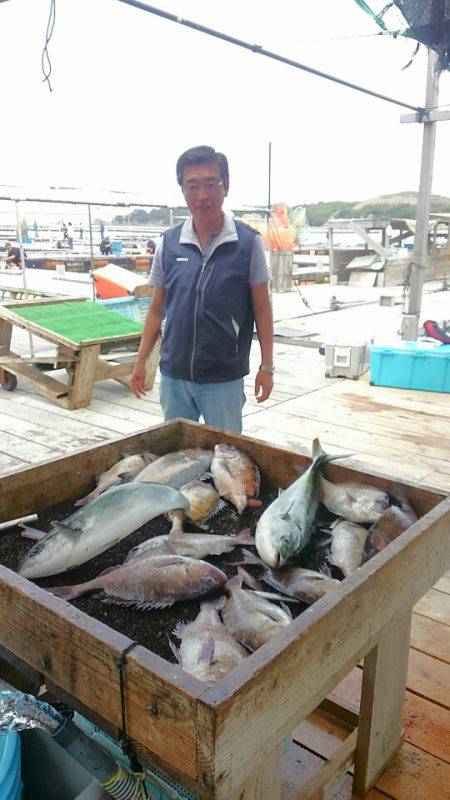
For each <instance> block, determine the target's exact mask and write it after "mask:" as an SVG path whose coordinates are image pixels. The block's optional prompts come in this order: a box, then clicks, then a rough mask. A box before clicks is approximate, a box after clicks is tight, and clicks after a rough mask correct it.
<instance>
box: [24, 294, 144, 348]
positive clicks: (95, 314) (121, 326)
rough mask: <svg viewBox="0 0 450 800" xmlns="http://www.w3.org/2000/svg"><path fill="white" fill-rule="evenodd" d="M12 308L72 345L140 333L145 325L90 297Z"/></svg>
mask: <svg viewBox="0 0 450 800" xmlns="http://www.w3.org/2000/svg"><path fill="white" fill-rule="evenodd" d="M11 311H13V312H14V314H17V316H18V317H22V319H26V320H28V321H29V322H35V323H36V324H37V325H40V326H41V327H42V328H46V329H47V330H48V331H52V332H53V333H59V334H60V335H61V336H64V337H65V338H66V339H70V341H71V342H74V343H75V344H81V342H86V341H89V340H90V339H102V338H109V337H111V338H113V337H115V336H124V335H126V334H129V333H136V334H140V333H142V330H143V327H144V326H143V325H142V324H141V323H140V322H136V321H135V320H134V319H130V318H129V317H125V316H123V315H122V314H117V313H116V312H115V311H109V310H108V309H107V308H104V307H103V306H101V305H99V304H98V303H93V302H92V301H90V300H84V301H74V302H73V303H64V302H61V303H46V304H42V305H33V306H21V307H20V308H12V309H11Z"/></svg>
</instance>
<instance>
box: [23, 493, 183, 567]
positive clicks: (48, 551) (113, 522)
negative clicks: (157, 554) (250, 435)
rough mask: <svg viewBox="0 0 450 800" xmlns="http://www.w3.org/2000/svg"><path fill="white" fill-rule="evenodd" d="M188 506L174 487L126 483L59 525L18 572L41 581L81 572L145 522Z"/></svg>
mask: <svg viewBox="0 0 450 800" xmlns="http://www.w3.org/2000/svg"><path fill="white" fill-rule="evenodd" d="M175 508H183V509H187V508H188V501H187V500H186V498H185V497H183V495H182V494H180V492H179V491H178V490H177V489H174V488H173V487H172V486H161V485H160V484H154V483H125V484H122V485H120V486H112V487H111V488H110V489H109V491H108V492H104V493H103V494H101V495H99V496H98V497H96V498H95V500H92V502H91V503H89V504H88V505H87V506H85V507H84V508H82V509H80V511H76V512H75V514H72V516H70V517H67V519H65V520H63V521H62V522H52V530H51V531H50V533H48V534H47V535H46V536H44V538H43V539H40V540H39V541H38V542H37V543H36V544H35V545H34V546H33V547H32V548H31V550H29V551H28V553H27V554H26V556H25V557H24V558H23V560H22V561H21V563H20V565H19V569H18V572H19V574H20V575H23V576H24V577H25V578H43V577H45V576H46V575H55V574H56V573H58V572H66V571H67V570H69V569H73V568H74V567H78V566H80V564H84V563H85V562H86V561H89V560H90V559H91V558H95V556H98V555H99V554H100V553H103V552H104V551H105V550H108V548H110V547H113V545H115V544H117V543H118V542H120V541H122V539H124V538H125V536H128V534H130V533H133V531H136V530H137V529H138V528H140V527H141V525H144V524H145V523H146V522H149V520H151V519H154V518H155V517H158V516H159V515H160V514H165V513H167V511H171V510H172V509H175Z"/></svg>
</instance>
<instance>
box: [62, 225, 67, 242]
mask: <svg viewBox="0 0 450 800" xmlns="http://www.w3.org/2000/svg"><path fill="white" fill-rule="evenodd" d="M61 235H62V237H63V241H64V242H65V241H66V240H67V225H66V223H65V222H63V223H62V224H61Z"/></svg>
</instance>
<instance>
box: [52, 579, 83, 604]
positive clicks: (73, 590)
mask: <svg viewBox="0 0 450 800" xmlns="http://www.w3.org/2000/svg"><path fill="white" fill-rule="evenodd" d="M47 591H48V592H51V593H52V594H54V595H56V597H60V598H61V599H62V600H67V601H70V600H75V599H76V598H77V597H80V595H82V594H84V593H85V592H86V591H87V588H86V584H85V583H78V584H75V585H74V586H49V587H48V589H47Z"/></svg>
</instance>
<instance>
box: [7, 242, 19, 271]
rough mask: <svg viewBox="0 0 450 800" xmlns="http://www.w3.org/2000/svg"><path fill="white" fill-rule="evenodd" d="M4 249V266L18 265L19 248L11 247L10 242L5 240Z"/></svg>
mask: <svg viewBox="0 0 450 800" xmlns="http://www.w3.org/2000/svg"><path fill="white" fill-rule="evenodd" d="M5 250H6V253H7V255H6V258H5V261H6V266H7V267H20V248H19V247H13V246H12V244H11V242H6V244H5Z"/></svg>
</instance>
